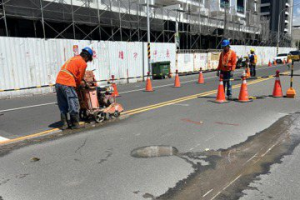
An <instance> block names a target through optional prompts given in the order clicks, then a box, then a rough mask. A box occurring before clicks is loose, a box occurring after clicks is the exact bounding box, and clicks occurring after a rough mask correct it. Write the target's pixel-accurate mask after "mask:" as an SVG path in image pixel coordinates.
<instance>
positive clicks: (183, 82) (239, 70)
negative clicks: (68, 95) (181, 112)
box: [119, 67, 269, 94]
mask: <svg viewBox="0 0 300 200" xmlns="http://www.w3.org/2000/svg"><path fill="white" fill-rule="evenodd" d="M265 69H269V68H268V67H265V68H260V69H257V71H261V70H265ZM236 71H237V72H242V71H243V70H242V69H238V70H236ZM196 75H197V74H194V75H193V76H196ZM209 75H212V76H208V77H205V80H210V79H214V78H217V77H215V76H214V72H209ZM197 81H198V79H193V80H190V81H182V82H181V84H185V83H192V82H195V83H196V82H197ZM173 85H174V83H170V84H166V85H160V86H156V87H153V89H156V88H163V87H168V86H173ZM143 90H145V88H141V89H136V90H129V91H124V92H119V94H128V93H132V92H138V91H143Z"/></svg>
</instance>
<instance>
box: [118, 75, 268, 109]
mask: <svg viewBox="0 0 300 200" xmlns="http://www.w3.org/2000/svg"><path fill="white" fill-rule="evenodd" d="M272 78H273V76H272V77H269V78H264V79H262V78H261V79H257V80H255V81H251V82H249V83H248V85H253V84H256V83H260V82H263V81H266V80H270V79H272ZM239 87H240V84H237V85H234V86H232V89H236V88H239ZM215 93H217V90H212V91H208V92H203V93H199V94H194V95H190V96H186V97H182V98H178V99H174V100H170V101H165V102H162V103H158V104H154V105H150V106H145V107H141V108H137V109H133V110H129V111H126V112H123V113H122V115H135V114H138V113H142V112H146V111H149V110H154V109H158V108H161V107H164V106H169V105H172V104H177V103H181V102H184V101H188V100H192V99H196V98H199V97H205V96H209V95H212V94H215Z"/></svg>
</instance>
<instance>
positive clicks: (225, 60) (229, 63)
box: [217, 49, 237, 71]
mask: <svg viewBox="0 0 300 200" xmlns="http://www.w3.org/2000/svg"><path fill="white" fill-rule="evenodd" d="M236 62H237V60H236V53H235V52H234V51H233V50H231V49H230V50H229V51H228V52H227V53H225V52H224V51H223V52H222V53H221V55H220V59H219V66H218V68H217V70H221V71H234V70H235V68H236Z"/></svg>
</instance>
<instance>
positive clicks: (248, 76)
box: [246, 67, 251, 78]
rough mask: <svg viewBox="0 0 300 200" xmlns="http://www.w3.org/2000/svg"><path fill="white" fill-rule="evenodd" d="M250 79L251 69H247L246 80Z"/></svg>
mask: <svg viewBox="0 0 300 200" xmlns="http://www.w3.org/2000/svg"><path fill="white" fill-rule="evenodd" d="M250 77H251V73H250V68H249V67H247V68H246V78H250Z"/></svg>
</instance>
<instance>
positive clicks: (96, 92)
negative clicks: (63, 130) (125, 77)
mask: <svg viewBox="0 0 300 200" xmlns="http://www.w3.org/2000/svg"><path fill="white" fill-rule="evenodd" d="M83 81H84V83H85V84H84V86H82V87H80V89H78V91H77V93H78V98H79V102H80V118H81V120H83V121H87V120H90V119H94V120H95V121H96V122H97V123H101V122H103V121H105V120H109V119H112V118H117V117H119V116H120V114H121V112H123V111H124V108H123V106H122V105H120V104H118V103H117V101H116V96H115V95H114V89H113V87H112V86H111V83H110V82H108V86H105V87H98V84H97V81H96V79H95V75H94V72H93V71H86V73H85V76H84V78H83Z"/></svg>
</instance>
